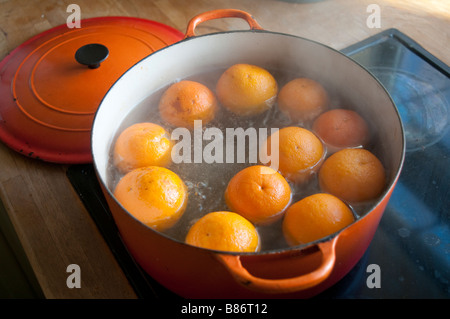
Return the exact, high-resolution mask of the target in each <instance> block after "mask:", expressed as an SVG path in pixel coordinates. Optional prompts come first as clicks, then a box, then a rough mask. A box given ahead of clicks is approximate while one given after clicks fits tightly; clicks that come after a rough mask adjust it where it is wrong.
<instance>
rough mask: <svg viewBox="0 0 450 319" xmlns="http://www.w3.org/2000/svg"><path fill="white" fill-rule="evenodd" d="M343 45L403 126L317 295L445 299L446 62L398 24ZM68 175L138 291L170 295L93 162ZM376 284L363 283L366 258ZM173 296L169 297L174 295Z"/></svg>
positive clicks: (449, 245) (449, 111)
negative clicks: (120, 219)
mask: <svg viewBox="0 0 450 319" xmlns="http://www.w3.org/2000/svg"><path fill="white" fill-rule="evenodd" d="M342 52H343V53H345V54H346V55H348V56H350V57H352V58H353V59H354V60H356V61H357V62H359V63H360V64H361V65H363V66H365V67H366V68H367V69H368V70H369V71H370V72H372V73H373V74H374V75H375V76H376V77H377V78H378V79H379V80H380V82H381V83H382V84H383V85H384V86H385V87H386V89H387V90H388V92H389V93H390V94H391V96H392V98H393V100H394V102H395V103H396V106H397V108H398V110H399V112H400V116H401V118H402V122H403V125H404V128H405V137H406V148H407V149H406V158H405V163H404V167H403V171H402V174H401V176H400V179H399V181H398V184H397V186H396V188H395V190H394V192H393V194H392V197H391V200H390V202H389V204H388V206H387V208H386V211H385V213H384V215H383V218H382V219H381V222H380V225H379V227H378V229H377V232H376V234H375V236H374V239H373V241H372V243H371V245H370V246H369V248H368V249H367V251H366V253H365V254H364V256H363V257H362V259H361V260H360V261H359V262H358V263H357V265H356V266H355V267H354V268H353V269H352V271H350V273H348V274H347V276H345V277H344V278H343V279H342V280H341V281H340V282H338V283H337V284H336V285H334V286H333V287H331V288H330V289H328V290H327V291H325V292H323V293H322V294H320V295H319V296H317V297H315V298H317V299H334V298H337V299H343V298H352V299H378V298H384V299H394V298H395V299H398V298H402V299H416V298H421V299H424V298H426V299H443V298H445V299H447V298H449V297H450V228H449V227H450V191H449V184H450V130H449V117H450V107H449V104H450V69H449V67H448V66H447V65H445V64H444V63H442V62H441V61H439V60H438V59H436V58H435V57H434V56H432V55H431V54H430V53H428V52H427V51H425V50H424V49H423V48H422V47H421V46H420V45H419V44H417V43H416V42H415V41H413V40H412V39H411V38H409V37H408V36H406V35H405V34H403V33H401V32H399V31H398V30H396V29H390V30H386V31H384V32H382V33H379V34H377V35H375V36H373V37H371V38H368V39H366V40H364V41H361V42H359V43H357V44H355V45H352V46H350V47H348V48H346V49H344V50H342ZM67 175H68V177H69V179H70V181H71V182H72V185H73V187H74V188H75V190H76V191H77V192H78V194H79V196H80V198H81V199H82V201H83V202H84V204H85V206H86V208H87V209H88V211H89V212H90V214H91V215H92V218H93V219H94V221H95V222H96V224H97V226H98V228H99V230H100V232H101V233H102V235H103V236H104V238H105V240H106V242H107V243H108V245H109V247H110V248H111V250H112V252H113V253H114V255H115V256H116V258H117V260H118V262H119V264H120V265H121V266H122V268H123V270H124V272H125V274H126V276H127V277H128V279H129V281H130V283H131V285H132V286H133V287H134V288H135V290H136V293H137V295H138V296H139V297H140V298H165V297H169V296H170V297H172V298H173V297H174V295H173V294H172V293H171V292H169V291H167V290H166V289H164V288H163V287H161V286H160V285H159V284H158V283H157V282H155V281H154V280H153V279H152V278H150V277H149V276H148V275H146V274H145V273H144V272H143V271H142V270H141V269H140V267H139V266H138V265H136V264H135V263H134V261H133V259H132V258H131V257H130V255H129V254H128V252H127V250H126V248H125V246H124V245H123V243H122V241H121V239H120V236H119V234H118V231H117V229H116V226H115V224H114V222H113V220H112V217H111V215H110V212H109V209H108V207H107V205H106V202H105V199H104V197H103V194H102V193H101V190H100V188H99V185H98V182H97V179H96V177H95V173H94V169H93V167H92V165H76V166H71V167H70V168H69V169H68V171H67ZM373 264H375V265H377V266H379V270H380V287H379V288H376V287H374V288H369V287H368V285H367V280H368V278H369V275H370V274H371V273H372V271H370V269H368V267H369V265H373ZM172 300H173V299H172Z"/></svg>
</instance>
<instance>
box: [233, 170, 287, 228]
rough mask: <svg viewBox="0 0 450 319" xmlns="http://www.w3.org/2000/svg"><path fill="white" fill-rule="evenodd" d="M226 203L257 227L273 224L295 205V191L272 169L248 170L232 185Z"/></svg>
mask: <svg viewBox="0 0 450 319" xmlns="http://www.w3.org/2000/svg"><path fill="white" fill-rule="evenodd" d="M225 201H226V203H227V205H228V207H230V209H231V210H232V211H233V212H236V213H238V214H240V215H242V216H243V217H245V218H246V219H248V220H249V221H251V222H252V223H254V224H259V225H263V224H270V223H272V222H274V221H275V220H277V219H278V218H279V217H281V216H282V213H283V212H284V211H285V209H286V208H287V206H288V205H289V203H290V201H291V188H290V186H289V184H288V182H287V181H286V180H285V179H284V177H283V176H282V175H281V174H279V173H278V172H277V171H275V170H273V169H272V168H270V167H267V166H262V165H254V166H250V167H247V168H245V169H243V170H241V171H240V172H238V173H237V174H236V175H234V176H233V178H232V179H231V180H230V182H229V183H228V186H227V188H226V190H225Z"/></svg>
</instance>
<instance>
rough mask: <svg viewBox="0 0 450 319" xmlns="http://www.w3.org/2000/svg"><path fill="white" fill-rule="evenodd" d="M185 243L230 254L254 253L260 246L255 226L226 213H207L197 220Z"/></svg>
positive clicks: (238, 216)
mask: <svg viewBox="0 0 450 319" xmlns="http://www.w3.org/2000/svg"><path fill="white" fill-rule="evenodd" d="M185 241H186V243H188V244H190V245H193V246H198V247H202V248H208V249H214V250H221V251H232V252H255V251H258V250H259V246H260V243H259V235H258V232H257V230H256V228H255V226H253V224H252V223H251V222H249V221H248V220H246V219H245V218H244V217H242V216H241V215H239V214H236V213H233V212H227V211H219V212H212V213H208V214H206V215H205V216H203V217H202V218H200V219H199V220H197V221H196V222H195V223H194V224H193V225H192V226H191V228H190V229H189V231H188V233H187V235H186V239H185Z"/></svg>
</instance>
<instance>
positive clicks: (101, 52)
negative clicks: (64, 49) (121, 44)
mask: <svg viewBox="0 0 450 319" xmlns="http://www.w3.org/2000/svg"><path fill="white" fill-rule="evenodd" d="M108 55H109V50H108V48H107V47H105V46H104V45H103V44H98V43H91V44H86V45H83V46H82V47H81V48H79V49H78V50H77V52H76V53H75V60H77V61H78V63H80V64H83V65H87V66H88V67H89V68H91V69H96V68H98V67H99V66H100V63H102V62H103V61H105V60H106V58H107V57H108Z"/></svg>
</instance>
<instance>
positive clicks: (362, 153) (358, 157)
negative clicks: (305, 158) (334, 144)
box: [319, 148, 386, 202]
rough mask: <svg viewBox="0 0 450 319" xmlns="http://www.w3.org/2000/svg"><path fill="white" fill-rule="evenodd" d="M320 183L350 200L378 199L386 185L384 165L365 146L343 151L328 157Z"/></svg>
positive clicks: (338, 195)
mask: <svg viewBox="0 0 450 319" xmlns="http://www.w3.org/2000/svg"><path fill="white" fill-rule="evenodd" d="M319 185H320V187H321V189H322V190H323V191H324V192H328V193H331V194H333V195H335V196H337V197H339V198H341V199H343V200H345V201H348V202H362V201H367V200H371V199H375V198H376V197H378V196H379V195H381V192H382V191H383V189H384V187H385V185H386V173H385V169H384V167H383V164H382V163H381V162H380V160H379V159H378V158H377V157H376V156H375V155H374V154H372V153H371V152H370V151H368V150H366V149H362V148H347V149H343V150H340V151H338V152H336V153H334V154H333V155H331V156H330V157H329V158H327V159H326V160H325V162H324V163H323V165H322V167H321V168H320V171H319Z"/></svg>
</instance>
